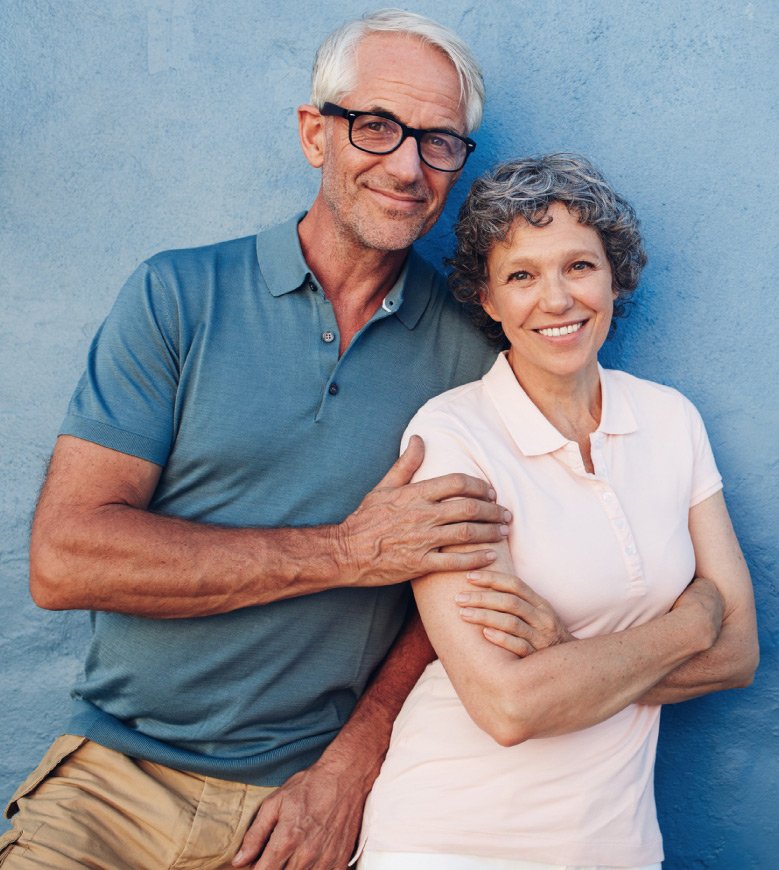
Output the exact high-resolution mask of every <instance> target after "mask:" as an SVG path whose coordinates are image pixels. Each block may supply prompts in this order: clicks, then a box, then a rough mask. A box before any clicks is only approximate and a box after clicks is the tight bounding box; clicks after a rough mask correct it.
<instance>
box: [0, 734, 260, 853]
mask: <svg viewBox="0 0 779 870" xmlns="http://www.w3.org/2000/svg"><path fill="white" fill-rule="evenodd" d="M273 791H274V789H273V788H262V787H260V786H254V785H244V784H242V783H237V782H228V781H226V780H222V779H213V778H212V777H207V776H200V775H199V774H194V773H186V772H184V771H179V770H173V769H171V768H169V767H164V766H163V765H161V764H155V763H153V762H150V761H143V760H139V759H134V758H128V757H127V756H126V755H122V754H121V753H119V752H114V751H113V750H112V749H106V748H105V747H104V746H101V745H100V744H98V743H93V742H92V741H90V740H87V739H86V738H84V737H74V736H73V735H70V734H66V735H64V736H63V737H59V738H58V739H57V740H56V741H55V742H54V743H53V744H52V746H51V748H50V749H49V751H48V752H47V753H46V755H45V756H44V758H43V761H42V762H41V763H40V764H39V765H38V767H37V768H36V769H35V770H34V771H33V772H32V773H31V774H30V776H29V777H27V779H26V780H25V781H24V782H23V783H22V785H21V786H20V788H19V789H18V790H17V792H16V794H14V796H13V797H12V798H11V801H10V803H9V804H8V807H7V808H6V811H5V814H6V818H10V819H11V822H12V824H13V829H12V830H10V831H8V832H7V833H6V834H5V835H3V836H2V837H0V867H2V868H3V870H16V868H20V870H21V868H25V870H26V868H38V870H43V868H46V870H55V868H56V870H76V868H79V870H81V868H84V867H93V868H105V870H136V868H137V870H147V868H148V870H162V868H169V870H217V868H225V870H227V868H229V867H230V866H231V865H230V861H231V860H232V858H233V856H234V855H235V853H236V852H237V851H238V847H239V846H240V844H241V840H242V839H243V835H244V832H245V831H246V829H247V828H248V826H249V824H250V823H251V821H252V819H253V818H254V816H255V814H256V813H257V810H258V809H259V806H260V804H261V803H262V802H263V800H264V799H265V798H266V797H267V796H268V795H269V794H271V793H272V792H273Z"/></svg>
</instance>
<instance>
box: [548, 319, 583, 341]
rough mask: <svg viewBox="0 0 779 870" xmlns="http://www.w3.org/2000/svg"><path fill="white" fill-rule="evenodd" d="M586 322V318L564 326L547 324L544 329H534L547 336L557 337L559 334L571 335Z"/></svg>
mask: <svg viewBox="0 0 779 870" xmlns="http://www.w3.org/2000/svg"><path fill="white" fill-rule="evenodd" d="M586 322H587V321H586V320H579V321H578V322H577V323H568V324H566V325H565V326H547V327H544V329H536V330H535V331H536V332H538V333H540V334H541V335H545V336H547V337H548V338H559V337H560V336H561V335H571V334H572V333H574V332H578V331H579V330H580V329H581V328H582V327H583V326H584V324H585V323H586Z"/></svg>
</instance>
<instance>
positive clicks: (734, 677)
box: [640, 491, 760, 704]
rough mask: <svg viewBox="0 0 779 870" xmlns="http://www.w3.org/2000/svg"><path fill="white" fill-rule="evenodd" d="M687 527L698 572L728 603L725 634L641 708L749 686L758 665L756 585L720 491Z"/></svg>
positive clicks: (646, 697) (696, 511) (677, 671)
mask: <svg viewBox="0 0 779 870" xmlns="http://www.w3.org/2000/svg"><path fill="white" fill-rule="evenodd" d="M689 524H690V536H691V537H692V543H693V547H694V548H695V573H696V574H697V575H698V576H700V577H707V578H708V579H709V580H711V581H712V582H713V583H714V584H715V585H716V586H717V589H718V590H719V593H720V595H721V596H722V598H723V600H724V602H725V608H724V612H723V617H722V630H721V631H720V634H719V637H718V638H717V641H716V643H715V644H714V646H712V647H711V649H708V650H706V651H705V652H702V653H699V654H698V655H697V656H694V657H693V658H691V659H688V660H687V661H686V662H685V663H684V664H683V665H681V666H680V667H678V668H676V669H675V670H673V671H671V673H670V674H668V675H667V676H666V677H665V678H664V679H663V680H661V681H660V682H659V683H658V684H657V685H656V686H654V687H653V688H652V689H650V690H649V691H648V692H647V693H646V694H645V695H644V696H643V697H642V698H641V699H640V701H641V703H642V704H673V703H676V702H678V701H686V700H688V699H689V698H696V697H698V696H699V695H706V694H708V693H709V692H718V691H720V690H721V689H733V688H742V687H744V686H748V685H749V684H750V683H751V682H752V679H753V677H754V675H755V670H756V669H757V665H758V662H759V660H760V651H759V648H758V643H757V619H756V616H755V599H754V594H753V592H752V581H751V580H750V577H749V569H748V568H747V565H746V562H745V561H744V556H743V554H742V552H741V547H740V546H739V543H738V540H737V539H736V534H735V532H734V531H733V524H732V523H731V521H730V515H729V514H728V509H727V506H726V504H725V499H724V497H723V495H722V492H721V491H720V492H718V493H715V494H714V495H712V496H710V497H709V498H707V499H706V500H705V501H702V502H701V503H700V504H697V505H695V507H693V508H691V510H690V520H689Z"/></svg>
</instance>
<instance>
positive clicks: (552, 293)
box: [540, 274, 573, 314]
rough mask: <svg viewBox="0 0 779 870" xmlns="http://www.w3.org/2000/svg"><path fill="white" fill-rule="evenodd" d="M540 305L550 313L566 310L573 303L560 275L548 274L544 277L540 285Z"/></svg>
mask: <svg viewBox="0 0 779 870" xmlns="http://www.w3.org/2000/svg"><path fill="white" fill-rule="evenodd" d="M540 304H541V307H542V308H543V309H544V311H548V312H550V313H551V314H558V313H562V312H565V311H567V310H568V309H569V308H570V307H571V305H572V304H573V297H572V296H571V294H570V292H569V290H568V287H567V285H566V282H565V278H564V277H563V276H562V275H557V274H555V275H549V276H547V277H545V278H544V280H543V282H542V287H541V299H540Z"/></svg>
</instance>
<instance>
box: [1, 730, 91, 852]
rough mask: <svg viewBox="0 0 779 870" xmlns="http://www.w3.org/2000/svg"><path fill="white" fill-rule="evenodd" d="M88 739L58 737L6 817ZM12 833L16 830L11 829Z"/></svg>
mask: <svg viewBox="0 0 779 870" xmlns="http://www.w3.org/2000/svg"><path fill="white" fill-rule="evenodd" d="M86 741H87V738H86V737H77V736H76V735H75V734H63V735H62V736H61V737H58V738H57V739H56V740H55V741H54V743H52V744H51V746H50V747H49V750H48V752H47V753H46V754H45V755H44V756H43V759H42V761H41V763H40V764H39V765H38V766H37V767H36V768H35V770H33V772H32V773H31V774H30V775H29V776H28V777H27V779H25V781H24V782H23V783H22V784H21V785H20V786H19V788H18V789H16V791H15V792H14V794H13V796H12V797H11V800H10V801H9V802H8V805H7V806H6V808H5V813H4V815H5V817H6V818H7V819H10V818H11V816H12V815H13V814H14V813H15V812H16V811H17V810H18V809H19V808H18V806H17V801H18V800H19V798H23V797H27V795H29V794H31V793H32V791H33V790H34V789H36V788H37V787H38V786H39V785H40V784H41V783H42V782H43V780H44V779H46V777H47V776H48V775H49V774H50V773H51V772H52V771H53V770H54V768H55V767H56V766H57V765H58V764H61V763H62V762H63V761H64V760H65V759H66V758H67V757H68V756H69V755H72V754H73V753H74V752H75V751H76V750H77V749H78V748H79V747H80V746H83V745H84V743H86ZM10 833H14V832H12V831H9V834H10ZM6 836H7V835H6ZM14 839H16V838H14ZM12 842H14V840H9V841H8V843H6V842H5V838H3V839H0V844H2V846H6V845H10V843H12Z"/></svg>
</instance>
